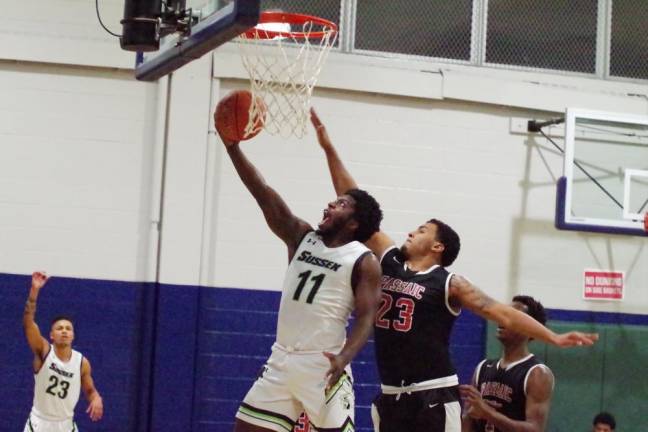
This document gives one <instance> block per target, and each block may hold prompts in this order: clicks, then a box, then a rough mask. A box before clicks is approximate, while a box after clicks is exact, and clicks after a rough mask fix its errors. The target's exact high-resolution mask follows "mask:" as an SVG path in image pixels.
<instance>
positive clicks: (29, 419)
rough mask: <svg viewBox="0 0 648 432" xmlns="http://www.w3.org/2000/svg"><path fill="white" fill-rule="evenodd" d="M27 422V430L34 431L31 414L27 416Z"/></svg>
mask: <svg viewBox="0 0 648 432" xmlns="http://www.w3.org/2000/svg"><path fill="white" fill-rule="evenodd" d="M27 424H28V425H29V430H30V431H31V432H34V426H32V424H31V415H30V416H29V418H28V419H27Z"/></svg>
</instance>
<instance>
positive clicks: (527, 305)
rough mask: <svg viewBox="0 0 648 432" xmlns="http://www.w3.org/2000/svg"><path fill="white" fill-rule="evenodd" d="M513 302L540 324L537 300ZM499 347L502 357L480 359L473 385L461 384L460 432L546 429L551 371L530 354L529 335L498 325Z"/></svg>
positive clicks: (538, 431) (541, 317)
mask: <svg viewBox="0 0 648 432" xmlns="http://www.w3.org/2000/svg"><path fill="white" fill-rule="evenodd" d="M512 306H513V307H514V308H516V309H518V310H520V311H522V312H525V313H527V314H529V315H530V316H531V317H533V318H534V319H536V320H537V321H538V322H540V323H542V324H544V323H545V322H546V316H545V312H544V308H543V307H542V304H540V303H539V302H537V301H535V300H534V299H533V298H532V297H528V296H516V297H514V298H513V304H512ZM497 338H498V339H499V340H500V342H501V343H502V346H503V347H504V352H503V353H502V356H501V358H499V359H496V360H483V361H482V362H481V363H479V365H478V366H477V368H476V369H475V373H474V375H473V382H472V385H463V386H461V387H460V391H461V395H462V397H464V398H465V401H466V404H465V413H464V417H463V427H462V430H463V432H499V431H512V430H524V431H534V432H541V431H544V430H545V426H546V424H547V417H548V415H549V405H550V403H551V395H552V393H553V387H554V377H553V374H552V373H551V370H549V368H548V367H547V366H545V365H544V364H542V363H541V362H540V361H539V360H538V359H537V358H536V357H535V356H534V355H533V354H531V353H529V347H528V343H529V338H528V337H527V336H524V335H522V334H519V333H516V332H514V331H510V330H508V329H506V328H502V327H499V328H498V329H497Z"/></svg>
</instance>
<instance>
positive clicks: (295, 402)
mask: <svg viewBox="0 0 648 432" xmlns="http://www.w3.org/2000/svg"><path fill="white" fill-rule="evenodd" d="M329 368H330V362H329V360H328V359H327V358H326V357H324V355H323V354H322V353H321V352H315V353H313V352H310V353H307V354H306V353H300V352H288V351H286V350H284V349H282V348H281V347H279V346H278V345H277V344H275V345H274V346H273V347H272V354H271V355H270V358H269V359H268V361H267V363H266V364H265V366H264V367H263V370H262V372H261V374H260V375H259V378H257V380H256V381H255V383H254V385H253V386H252V388H251V389H250V391H249V392H248V394H247V395H246V396H245V398H244V399H243V403H241V406H240V407H239V410H238V412H237V413H236V418H238V419H240V420H242V421H244V422H246V423H250V424H253V425H256V426H260V427H263V428H266V429H270V430H273V431H277V432H290V431H292V429H293V425H294V424H295V421H297V419H298V418H299V416H300V414H301V413H302V412H306V414H307V415H308V418H309V419H310V423H311V425H312V426H313V427H314V428H315V429H319V428H322V429H327V430H331V431H339V432H350V431H354V417H355V416H354V410H355V399H354V395H353V384H352V376H351V368H350V367H349V366H347V367H346V368H345V372H346V374H343V375H342V377H341V378H340V380H339V381H338V382H337V384H335V385H334V386H333V387H332V388H331V389H330V390H329V391H328V392H326V394H325V392H324V389H325V387H326V379H325V375H326V372H327V371H328V370H329Z"/></svg>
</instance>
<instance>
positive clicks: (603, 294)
mask: <svg viewBox="0 0 648 432" xmlns="http://www.w3.org/2000/svg"><path fill="white" fill-rule="evenodd" d="M583 281H584V287H583V298H584V299H585V300H617V301H620V300H623V292H624V291H625V274H624V272H620V271H614V270H595V269H585V272H584V277H583Z"/></svg>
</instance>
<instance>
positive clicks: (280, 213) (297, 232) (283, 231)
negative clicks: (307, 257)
mask: <svg viewBox="0 0 648 432" xmlns="http://www.w3.org/2000/svg"><path fill="white" fill-rule="evenodd" d="M221 139H222V140H223V143H224V144H225V147H226V149H227V154H228V155H229V157H230V159H231V160H232V163H233V164H234V168H235V169H236V172H237V173H238V175H239V177H240V178H241V180H242V181H243V184H244V185H245V187H246V188H247V189H248V190H249V191H250V193H251V194H252V196H253V197H254V199H255V200H256V202H257V203H258V204H259V207H261V210H262V211H263V216H264V217H265V220H266V222H267V223H268V226H269V227H270V229H271V230H272V232H273V233H275V234H276V235H277V237H279V238H280V239H282V240H283V241H284V243H286V245H287V246H288V256H289V259H292V256H293V254H294V253H295V251H296V250H297V247H298V246H299V241H300V240H301V239H302V238H303V237H304V234H305V233H306V232H307V231H310V230H312V228H311V226H310V225H309V224H308V223H306V222H305V221H303V220H301V219H299V218H298V217H296V216H295V215H294V214H293V213H292V211H290V208H288V205H287V204H286V202H285V201H284V200H283V198H281V196H280V195H279V194H278V193H277V192H276V191H275V190H274V189H273V188H271V187H270V186H269V185H268V184H267V183H266V181H265V179H264V178H263V176H262V175H261V173H260V172H259V170H257V169H256V167H255V166H254V165H253V164H252V162H250V161H249V160H248V158H247V157H246V156H245V155H244V154H243V152H242V151H241V149H240V147H239V143H238V142H233V141H228V140H226V139H225V138H223V137H222V136H221Z"/></svg>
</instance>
